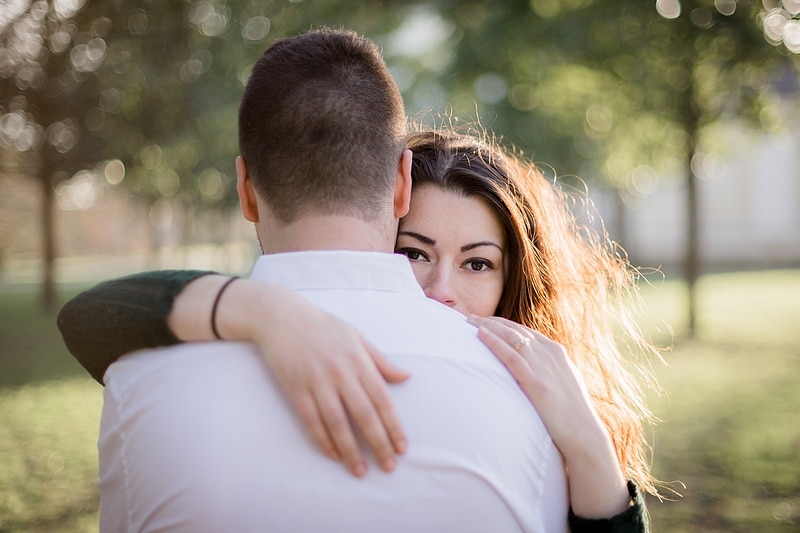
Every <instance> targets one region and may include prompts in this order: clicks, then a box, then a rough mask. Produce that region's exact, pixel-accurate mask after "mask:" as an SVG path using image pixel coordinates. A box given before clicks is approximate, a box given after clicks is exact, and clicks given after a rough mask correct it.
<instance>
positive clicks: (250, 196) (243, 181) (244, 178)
mask: <svg viewBox="0 0 800 533" xmlns="http://www.w3.org/2000/svg"><path fill="white" fill-rule="evenodd" d="M236 192H238V193H239V206H240V207H241V208H242V215H244V218H245V219H247V220H249V221H250V222H254V223H255V222H258V202H257V201H256V191H255V189H254V188H253V182H252V181H251V180H250V174H248V173H247V164H246V163H245V162H244V158H243V157H242V156H238V157H237V158H236Z"/></svg>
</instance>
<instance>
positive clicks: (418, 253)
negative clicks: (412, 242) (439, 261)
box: [397, 248, 428, 261]
mask: <svg viewBox="0 0 800 533" xmlns="http://www.w3.org/2000/svg"><path fill="white" fill-rule="evenodd" d="M397 253H398V254H402V255H404V256H406V257H408V259H409V260H411V261H427V260H428V257H427V256H426V255H425V253H424V252H423V251H422V250H417V249H416V248H399V249H398V250H397Z"/></svg>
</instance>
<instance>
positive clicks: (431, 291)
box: [425, 267, 456, 307]
mask: <svg viewBox="0 0 800 533" xmlns="http://www.w3.org/2000/svg"><path fill="white" fill-rule="evenodd" d="M451 278H452V276H451V273H450V270H449V269H448V268H446V267H437V268H436V269H434V271H433V272H432V273H431V277H430V278H429V280H428V284H427V287H426V288H425V295H426V296H427V297H428V298H433V299H434V300H436V301H437V302H440V303H443V304H445V305H447V306H449V307H453V306H455V305H456V294H455V291H454V290H453V284H452V279H451Z"/></svg>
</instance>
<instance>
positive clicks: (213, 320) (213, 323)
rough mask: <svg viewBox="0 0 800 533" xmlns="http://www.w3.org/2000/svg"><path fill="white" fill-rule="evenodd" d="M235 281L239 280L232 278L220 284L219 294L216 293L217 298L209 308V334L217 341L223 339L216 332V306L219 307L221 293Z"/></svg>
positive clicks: (235, 277) (236, 277)
mask: <svg viewBox="0 0 800 533" xmlns="http://www.w3.org/2000/svg"><path fill="white" fill-rule="evenodd" d="M237 279H239V277H238V276H234V277H232V278H230V279H229V280H228V281H226V282H225V283H223V284H222V287H220V288H219V292H217V297H216V298H214V305H213V306H212V307H211V333H213V334H214V337H216V338H217V339H219V340H223V339H222V337H221V336H220V334H219V331H217V306H218V305H219V300H220V298H222V293H223V292H225V289H227V288H228V285H230V284H231V283H233V282H234V281H236V280H237Z"/></svg>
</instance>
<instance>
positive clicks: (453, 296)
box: [396, 185, 506, 316]
mask: <svg viewBox="0 0 800 533" xmlns="http://www.w3.org/2000/svg"><path fill="white" fill-rule="evenodd" d="M505 247H506V242H505V237H504V232H503V227H502V225H501V223H500V220H499V219H498V217H497V215H496V214H495V212H494V211H493V210H492V209H491V208H490V207H489V204H488V203H486V201H485V200H483V199H482V198H480V197H478V196H460V195H458V194H455V193H452V192H448V191H445V190H444V189H441V188H440V187H438V186H436V185H422V186H420V187H417V188H414V189H413V192H412V193H411V209H410V210H409V212H408V215H406V216H405V217H404V218H403V219H401V220H400V229H399V232H398V235H397V246H396V250H397V253H401V254H403V255H405V256H407V257H408V259H409V261H411V266H412V268H413V269H414V274H415V275H416V276H417V281H419V284H420V285H421V286H422V289H423V290H424V291H425V294H426V295H427V296H428V298H433V299H434V300H437V301H439V302H441V303H443V304H445V305H447V306H450V307H452V308H454V309H455V310H456V311H459V312H461V313H463V314H475V315H480V316H491V315H493V314H494V313H495V311H496V309H497V304H498V303H499V302H500V297H501V296H502V294H503V286H504V282H505V265H504V260H505Z"/></svg>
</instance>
